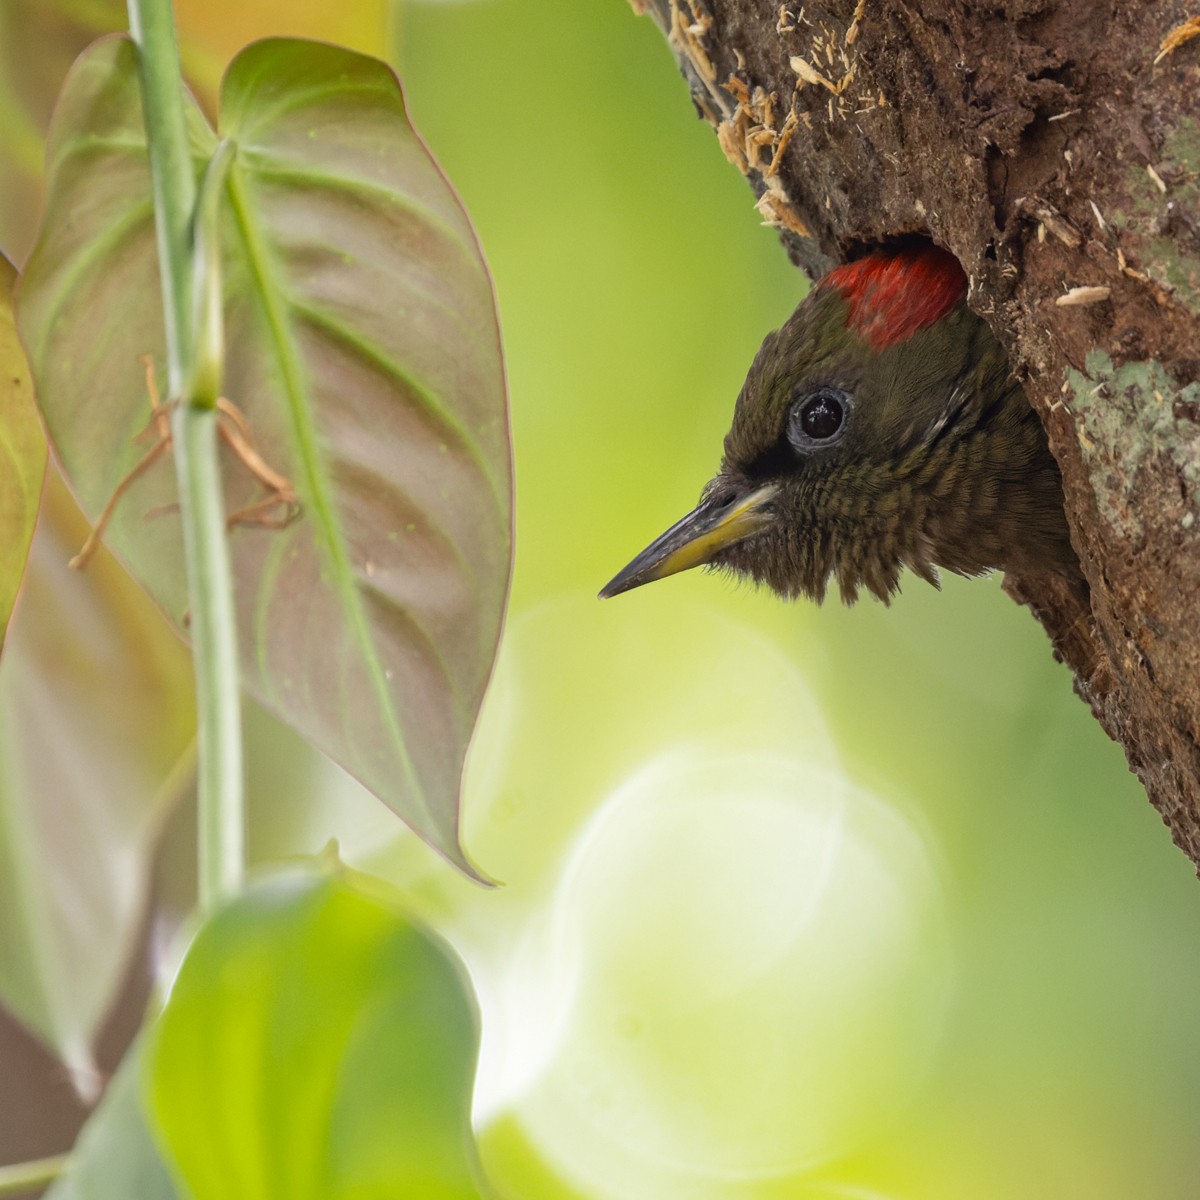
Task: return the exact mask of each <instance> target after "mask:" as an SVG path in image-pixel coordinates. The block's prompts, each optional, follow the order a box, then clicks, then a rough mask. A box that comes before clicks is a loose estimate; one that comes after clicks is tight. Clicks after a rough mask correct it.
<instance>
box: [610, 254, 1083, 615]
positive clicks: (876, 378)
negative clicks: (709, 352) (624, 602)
mask: <svg viewBox="0 0 1200 1200" xmlns="http://www.w3.org/2000/svg"><path fill="white" fill-rule="evenodd" d="M966 293H967V279H966V276H965V275H964V273H963V270H962V268H961V267H960V266H959V264H958V262H957V260H956V259H955V258H954V257H953V255H951V254H949V253H947V252H946V251H944V250H940V249H937V248H935V247H932V246H926V247H923V248H920V249H916V250H904V251H896V252H880V253H877V254H873V255H871V256H870V257H867V258H863V259H859V260H857V261H855V262H852V263H850V264H848V265H846V266H843V267H838V268H837V269H836V270H834V271H831V272H830V273H829V274H828V275H826V276H825V277H824V278H823V279H822V280H821V281H820V282H819V283H818V284H816V285H815V287H814V288H813V289H812V291H811V292H810V293H809V295H808V296H807V297H806V298H805V299H804V301H803V302H802V303H801V304H800V306H799V307H798V308H797V309H796V311H795V312H794V313H793V314H792V316H791V317H790V318H789V319H788V321H787V322H786V324H785V325H784V326H783V328H782V329H779V330H777V331H776V332H774V333H772V334H770V335H768V337H767V339H766V340H765V341H764V342H763V344H762V348H761V349H760V350H759V352H758V354H757V356H756V357H755V359H754V362H753V363H752V364H751V367H750V372H749V374H748V375H747V377H746V382H745V384H744V385H743V387H742V391H741V394H740V395H739V396H738V399H737V405H736V407H735V409H734V414H733V425H732V427H731V428H730V430H729V433H728V434H727V435H726V438H725V453H724V457H723V459H722V462H721V469H720V471H719V472H718V474H717V475H716V477H715V478H714V479H713V480H712V481H711V482H710V483H709V484H708V485H707V487H706V488H705V489H704V492H703V495H702V497H701V500H700V504H699V505H698V506H697V507H696V508H695V509H694V510H693V511H692V512H690V513H689V514H688V515H687V516H686V517H684V518H683V520H682V521H679V522H678V523H677V524H675V525H673V526H672V527H671V528H670V529H669V530H667V532H666V533H664V534H663V535H662V537H660V538H658V539H657V540H656V541H655V542H653V543H652V544H651V545H650V546H649V547H647V549H646V550H644V551H643V552H642V553H641V554H639V555H638V556H637V558H635V559H634V560H633V562H631V563H630V564H629V565H628V566H627V567H626V568H625V569H624V570H623V571H621V572H620V573H619V574H618V575H617V576H616V577H615V578H614V579H613V580H612V581H611V582H610V583H609V584H608V585H607V586H606V587H605V588H604V590H603V591H602V592H601V595H602V596H614V595H617V594H618V593H620V592H624V591H628V590H629V589H630V588H634V587H638V586H640V585H641V584H643V583H649V582H650V581H651V580H654V579H661V578H663V577H664V576H666V575H671V574H674V573H675V572H677V571H682V570H686V569H687V568H688V567H693V566H699V565H701V564H711V565H714V566H717V567H723V568H727V569H730V570H732V571H734V572H737V573H738V574H741V575H745V576H749V577H751V578H753V579H755V580H756V581H760V582H763V583H766V584H768V585H769V586H770V587H771V588H773V589H774V590H775V591H776V592H778V593H780V594H781V595H783V596H789V597H791V596H796V595H801V594H803V595H807V596H812V597H814V598H815V599H817V600H821V599H822V598H823V597H824V594H825V589H826V586H827V584H828V581H829V580H830V578H831V577H836V579H837V582H838V586H839V588H840V590H841V594H842V597H843V599H845V600H846V602H847V603H852V602H853V601H854V599H855V597H856V596H857V594H858V591H859V589H860V588H862V587H865V588H867V589H868V590H869V591H871V592H873V593H874V594H875V595H876V596H878V597H879V598H880V599H882V600H885V601H886V600H887V599H888V598H889V597H890V596H891V595H892V594H893V593H894V592H895V591H896V590H897V588H898V586H899V578H900V573H901V570H902V568H903V567H906V566H907V567H908V568H910V569H911V570H912V571H914V572H915V573H916V574H918V575H920V576H921V577H922V578H923V579H926V580H928V581H929V582H930V583H933V584H935V585H936V583H937V579H938V576H937V568H938V567H942V568H944V569H946V570H949V571H954V572H956V573H958V574H962V575H975V574H980V573H982V572H985V571H987V570H989V569H993V568H998V569H1004V570H1017V571H1021V572H1026V573H1028V572H1041V571H1047V570H1054V571H1060V572H1062V573H1064V574H1068V573H1072V572H1074V571H1077V570H1078V567H1077V565H1076V560H1075V556H1074V552H1073V551H1072V549H1071V544H1070V540H1069V538H1068V535H1067V526H1066V520H1065V517H1064V515H1063V501H1062V485H1061V481H1060V478H1059V473H1058V467H1057V465H1056V464H1055V462H1054V459H1053V458H1052V457H1051V455H1050V451H1049V448H1048V447H1047V444H1046V438H1045V433H1044V431H1043V429H1042V426H1041V424H1040V422H1039V421H1038V418H1037V415H1036V414H1035V413H1034V412H1033V410H1032V409H1031V408H1030V406H1029V403H1028V401H1027V400H1026V397H1025V395H1024V393H1023V392H1022V390H1021V388H1020V385H1019V384H1018V383H1017V382H1016V381H1015V380H1014V379H1013V378H1012V376H1011V374H1010V372H1009V368H1008V362H1007V359H1006V356H1005V354H1004V351H1003V349H1002V348H1001V346H1000V344H999V343H998V342H997V341H996V339H995V338H994V337H993V336H992V334H991V332H990V331H989V329H988V328H987V326H986V325H985V324H984V323H983V321H981V320H980V319H979V318H978V317H976V316H975V315H974V314H973V313H972V312H971V310H970V309H969V308H968V307H967V303H966Z"/></svg>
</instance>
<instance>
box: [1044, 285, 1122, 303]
mask: <svg viewBox="0 0 1200 1200" xmlns="http://www.w3.org/2000/svg"><path fill="white" fill-rule="evenodd" d="M1111 295H1112V288H1108V287H1073V288H1071V290H1070V291H1068V292H1067V293H1066V294H1065V295H1062V296H1059V297H1057V298H1056V299H1055V301H1054V303H1055V304H1056V305H1057V306H1058V307H1059V308H1082V307H1085V306H1086V305H1089V304H1101V303H1103V302H1104V301H1105V300H1107V299H1108V298H1109V296H1111Z"/></svg>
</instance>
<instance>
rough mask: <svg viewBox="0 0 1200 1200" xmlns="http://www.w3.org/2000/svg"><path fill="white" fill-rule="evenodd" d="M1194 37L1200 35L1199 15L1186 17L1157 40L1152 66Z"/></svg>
mask: <svg viewBox="0 0 1200 1200" xmlns="http://www.w3.org/2000/svg"><path fill="white" fill-rule="evenodd" d="M1194 37H1200V16H1196V17H1188V19H1187V20H1186V21H1184V22H1182V23H1181V24H1179V25H1176V26H1175V28H1174V29H1172V30H1171V31H1170V32H1169V33H1168V34H1167V36H1166V37H1164V38H1163V40H1162V41H1161V42H1159V44H1158V54H1156V55H1155V57H1154V66H1156V67H1157V66H1158V64H1159V63H1160V62H1162V60H1163V59H1164V58H1166V57H1167V55H1168V54H1172V53H1174V52H1175V51H1176V50H1178V49H1179V47H1180V46H1182V45H1183V44H1184V42H1190V41H1191V40H1192V38H1194Z"/></svg>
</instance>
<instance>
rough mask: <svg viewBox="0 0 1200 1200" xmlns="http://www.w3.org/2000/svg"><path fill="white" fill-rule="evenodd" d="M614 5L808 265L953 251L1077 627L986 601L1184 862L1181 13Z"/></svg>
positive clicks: (1186, 466)
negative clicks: (1060, 533) (1059, 513)
mask: <svg viewBox="0 0 1200 1200" xmlns="http://www.w3.org/2000/svg"><path fill="white" fill-rule="evenodd" d="M633 4H634V7H635V8H636V9H638V10H639V11H647V12H649V13H650V14H651V15H652V16H653V17H654V19H655V20H656V21H657V22H658V23H659V25H660V26H661V27H662V29H663V31H664V32H665V34H666V36H667V38H668V41H669V43H670V45H671V47H672V49H673V50H674V52H675V54H676V56H677V58H678V59H679V62H680V65H681V68H682V70H683V73H684V76H685V77H686V79H687V80H688V83H689V85H690V87H691V93H692V99H693V101H694V103H695V105H696V108H697V109H698V110H699V112H700V114H701V115H702V116H703V117H704V118H705V119H706V120H708V121H709V122H710V124H712V125H713V127H714V128H715V130H716V133H717V139H718V141H719V143H720V146H721V148H722V150H723V151H724V152H725V154H726V156H727V157H728V158H729V159H730V161H731V162H732V163H733V164H734V166H736V167H737V168H738V169H739V170H740V171H742V173H743V174H745V175H746V177H747V178H748V180H749V181H750V183H751V185H752V187H753V188H754V191H755V193H756V194H757V195H758V204H757V207H758V210H759V212H760V213H761V214H762V217H763V219H764V220H765V221H766V222H768V223H769V224H772V225H775V226H776V227H777V228H778V229H779V230H780V235H781V237H782V239H783V242H784V244H785V246H786V248H787V251H788V254H789V255H790V257H791V259H792V261H793V262H794V263H796V264H797V265H798V266H800V267H802V268H803V269H804V270H805V271H806V272H807V273H808V274H809V275H812V276H817V275H820V274H823V273H824V272H825V271H826V270H828V269H829V268H830V267H831V266H833V265H835V263H837V262H839V261H843V260H844V259H845V258H846V257H847V256H848V255H850V254H851V253H853V251H854V250H855V248H856V247H859V246H862V245H864V244H878V243H885V242H886V241H888V240H889V239H891V238H895V237H898V236H901V235H912V234H919V235H924V236H927V237H930V238H932V239H933V240H934V241H935V242H937V243H939V244H940V245H943V246H945V247H947V248H948V249H950V250H951V251H953V252H954V253H955V254H956V255H957V256H958V258H959V261H960V262H961V263H962V264H963V266H964V268H965V269H966V271H967V273H968V275H969V276H970V279H971V291H970V303H971V305H972V307H973V308H974V309H975V311H976V312H978V313H979V314H980V315H981V316H982V317H983V318H984V319H986V320H987V321H988V322H989V324H990V325H991V327H992V328H993V330H994V331H995V333H996V335H997V336H998V337H999V338H1000V340H1001V341H1002V342H1003V343H1004V345H1005V346H1007V348H1008V350H1009V353H1010V355H1011V359H1012V363H1013V369H1014V371H1016V373H1017V374H1018V375H1019V376H1020V377H1021V378H1022V379H1023V381H1024V383H1025V387H1026V390H1027V392H1028V394H1029V397H1030V400H1031V402H1032V403H1033V405H1034V407H1035V409H1036V410H1037V411H1038V413H1039V415H1040V416H1041V418H1042V420H1043V423H1044V424H1045V426H1046V430H1047V432H1048V434H1049V439H1050V445H1051V448H1052V449H1053V451H1054V454H1055V457H1056V458H1057V459H1058V461H1059V463H1060V465H1061V467H1062V473H1063V480H1064V489H1065V495H1066V508H1067V517H1068V520H1069V521H1070V524H1071V530H1072V537H1073V539H1074V542H1075V546H1076V549H1077V550H1078V552H1079V556H1080V559H1081V561H1082V564H1083V569H1084V573H1085V575H1086V577H1087V580H1088V583H1089V585H1090V589H1091V596H1090V601H1089V607H1090V611H1089V608H1088V607H1083V606H1082V605H1081V601H1080V599H1079V597H1078V596H1077V595H1073V594H1071V593H1070V592H1069V591H1068V590H1067V589H1066V588H1065V587H1063V588H1059V587H1057V586H1056V585H1055V584H1053V583H1047V582H1046V581H1044V580H1026V579H1018V578H1014V577H1012V576H1009V578H1008V579H1007V580H1006V581H1005V586H1006V588H1007V590H1008V591H1009V593H1010V594H1011V595H1012V596H1013V597H1014V598H1016V599H1017V600H1019V601H1020V602H1022V603H1026V604H1028V605H1029V606H1030V608H1031V609H1032V610H1033V612H1034V613H1035V614H1036V616H1037V617H1038V619H1039V620H1040V621H1041V622H1042V624H1043V625H1044V627H1045V628H1046V630H1047V632H1048V633H1049V635H1050V637H1051V639H1052V641H1053V643H1054V646H1055V649H1056V651H1057V653H1058V654H1059V655H1060V656H1061V657H1062V658H1063V660H1064V661H1065V662H1066V663H1067V664H1068V665H1069V666H1070V668H1071V669H1072V670H1073V671H1074V673H1075V679H1076V689H1077V691H1078V692H1079V694H1080V696H1081V697H1082V698H1083V699H1084V700H1085V701H1086V702H1087V703H1088V704H1089V705H1090V706H1091V709H1092V711H1093V713H1094V714H1095V715H1096V718H1097V719H1098V720H1099V721H1100V723H1101V724H1102V725H1103V727H1104V728H1105V729H1106V730H1107V731H1108V733H1109V734H1110V735H1111V736H1112V737H1113V738H1115V739H1116V740H1117V741H1119V742H1120V743H1121V744H1122V745H1123V746H1124V747H1125V752H1126V754H1127V756H1128V758H1129V763H1130V766H1131V767H1132V768H1133V770H1134V771H1135V772H1136V773H1137V775H1138V777H1139V778H1140V779H1141V780H1142V782H1143V784H1144V785H1145V787H1146V790H1147V792H1148V794H1149V796H1150V799H1151V801H1152V802H1153V803H1154V804H1155V806H1156V807H1157V808H1158V810H1159V812H1160V813H1161V814H1162V816H1163V819H1164V820H1165V821H1166V823H1167V825H1168V826H1169V827H1170V829H1171V833H1172V835H1173V837H1174V838H1175V841H1176V842H1177V843H1178V845H1179V846H1180V847H1181V848H1182V849H1183V850H1184V852H1185V853H1186V854H1187V855H1188V856H1189V857H1190V858H1191V859H1192V861H1193V862H1195V863H1197V864H1198V865H1200V383H1197V382H1196V380H1197V377H1198V376H1200V36H1197V35H1200V17H1192V18H1191V19H1187V12H1186V10H1185V8H1184V6H1183V3H1182V0H1179V2H1172V0H981V2H980V3H978V4H964V3H961V2H955V0H920V3H917V2H916V0H913V2H912V3H908V2H906V0H822V2H819V3H805V4H803V5H801V4H799V3H798V2H793V3H791V4H789V5H787V6H785V7H782V8H781V6H780V5H779V3H778V2H777V0H633ZM1193 39H1194V40H1193Z"/></svg>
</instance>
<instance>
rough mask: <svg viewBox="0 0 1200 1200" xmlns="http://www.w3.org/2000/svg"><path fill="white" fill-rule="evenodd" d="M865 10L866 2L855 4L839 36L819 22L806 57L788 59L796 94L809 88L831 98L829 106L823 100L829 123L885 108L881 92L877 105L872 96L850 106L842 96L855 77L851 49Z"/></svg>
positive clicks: (803, 55)
mask: <svg viewBox="0 0 1200 1200" xmlns="http://www.w3.org/2000/svg"><path fill="white" fill-rule="evenodd" d="M866 9H867V0H858V5H857V7H856V8H855V10H854V15H853V17H852V18H851V21H850V26H849V28H848V29H847V30H846V32H845V34H844V35H842V36H839V35H838V34H837V32H836V31H835V30H834V29H832V28H831V27H830V26H829V25H827V24H826V23H825V22H824V21H822V22H821V23H820V31H819V32H817V33H816V34H814V36H813V39H812V44H811V45H810V46H809V48H808V51H807V54H793V55H791V56H789V58H788V65H789V66H790V67H791V69H792V71H793V73H794V74H795V75H796V77H797V84H796V90H797V91H799V90H801V89H802V88H804V87H806V86H807V85H809V84H812V85H813V86H814V87H820V88H824V89H825V90H826V91H827V92H828V93H829V94H830V96H831V97H833V100H834V101H835V103H831V102H829V100H828V98H827V100H826V112H827V114H828V118H829V121H830V122H831V123H832V122H833V121H834V120H835V119H841V120H843V121H844V120H848V119H850V118H851V117H856V116H862V115H863V114H865V113H868V112H870V111H871V110H872V109H875V108H882V107H883V106H884V104H886V101H885V100H884V98H883V93H882V92H880V94H879V99H878V101H877V100H876V99H875V98H874V97H873V96H866V97H858V98H856V101H855V103H854V104H853V105H852V104H851V103H850V102H849V100H848V98H847V96H846V94H847V92H848V91H849V90H850V86H851V84H853V83H854V81H855V78H856V77H857V74H858V55H857V51H856V50H855V49H854V46H855V43H856V42H857V41H858V36H859V33H860V31H861V28H862V20H863V14H864V13H865V12H866Z"/></svg>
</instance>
